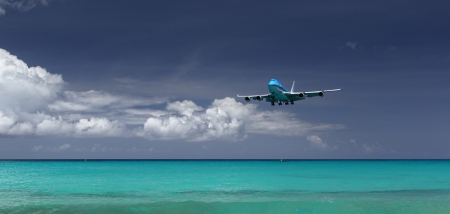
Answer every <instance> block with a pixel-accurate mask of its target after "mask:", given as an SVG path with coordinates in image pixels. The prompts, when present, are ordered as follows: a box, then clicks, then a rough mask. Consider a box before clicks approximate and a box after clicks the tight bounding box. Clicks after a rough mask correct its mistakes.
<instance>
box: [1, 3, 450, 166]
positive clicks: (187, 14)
mask: <svg viewBox="0 0 450 214" xmlns="http://www.w3.org/2000/svg"><path fill="white" fill-rule="evenodd" d="M14 2H21V1H9V0H6V1H1V0H0V8H1V9H3V11H5V12H4V14H3V15H2V16H0V48H1V49H4V50H5V51H7V52H9V54H10V55H13V56H17V58H18V59H19V60H22V61H23V62H25V63H26V64H27V65H28V67H34V66H40V67H43V68H45V69H46V71H47V72H49V73H51V74H61V75H62V79H63V80H64V84H62V85H61V88H58V89H53V88H52V89H51V90H50V89H49V91H51V92H52V93H53V92H54V95H52V96H49V97H44V98H45V99H44V100H46V101H45V102H39V103H38V102H37V101H36V102H31V101H30V103H28V104H26V103H24V102H18V103H19V104H17V105H18V106H20V108H19V107H17V106H13V104H10V103H16V102H13V101H14V99H15V98H14V97H15V96H22V94H23V93H29V94H27V96H32V95H33V93H34V92H30V91H33V90H29V91H26V92H23V91H21V90H18V91H15V92H14V93H17V95H16V94H14V93H11V92H10V91H8V90H9V88H8V87H14V88H15V87H16V86H17V87H20V85H21V84H22V85H23V83H21V82H14V83H11V80H10V79H7V78H6V76H5V75H3V77H2V78H4V79H3V80H2V82H1V83H0V86H1V87H0V88H3V89H4V90H3V91H0V95H1V96H2V97H6V98H3V100H0V102H4V103H7V104H4V105H3V106H2V105H0V112H3V113H2V114H3V115H4V116H5V118H6V119H4V121H9V120H7V119H8V118H13V119H11V121H14V122H11V123H6V122H5V123H4V125H3V129H2V127H1V123H0V133H1V137H0V141H1V143H0V144H1V146H2V149H1V150H0V158H300V159H301V158H450V156H449V154H450V153H449V152H450V145H449V143H450V142H449V139H450V133H449V131H450V122H449V121H450V114H449V111H448V110H449V105H450V91H449V89H450V87H449V85H448V82H449V80H450V73H449V72H450V71H449V68H450V41H449V40H448V38H450V27H449V24H448V20H450V13H448V11H450V3H449V2H448V1H115V0H113V1H80V0H77V1H72V0H65V1H43V2H44V3H40V2H38V1H35V3H36V5H29V6H28V7H26V8H25V7H24V6H17V4H14ZM0 11H2V10H0ZM0 14H1V13H0ZM4 65H6V64H4ZM271 78H276V79H278V80H279V81H280V82H282V83H283V85H285V86H286V87H287V88H290V86H291V84H292V81H293V80H295V81H296V91H311V90H322V89H333V88H339V87H343V88H344V90H343V91H341V92H334V93H329V94H326V95H325V96H324V97H323V98H313V99H306V100H303V101H300V102H297V103H296V104H295V105H294V106H281V107H280V106H274V107H273V106H270V103H266V102H251V103H253V104H255V105H250V106H248V105H247V103H246V102H245V101H244V100H242V99H238V98H236V97H235V96H236V94H265V93H267V83H268V81H269V80H270V79H271ZM8 81H9V82H8ZM33 81H34V80H33ZM30 82H32V81H31V80H30ZM1 84H3V85H1ZM30 84H31V83H30ZM46 84H47V83H46ZM10 85H12V86H10ZM44 85H45V84H44ZM46 86H47V85H46ZM58 87H59V85H58ZM89 91H91V93H87V92H89ZM11 94H12V95H11ZM24 97H26V96H25V95H24ZM226 97H231V98H234V99H236V101H237V102H240V103H242V104H245V105H242V106H241V105H238V104H236V103H235V101H234V100H224V98H226ZM102 98H104V99H106V98H108V100H113V101H102ZM215 99H219V100H224V101H223V102H222V103H221V104H217V103H216V104H213V102H214V100H215ZM40 100H43V99H40ZM183 100H188V101H191V102H192V103H195V104H193V105H196V106H197V107H195V106H193V105H192V104H191V103H187V102H186V103H184V104H182V103H177V104H176V105H175V104H174V106H177V107H173V108H172V107H169V106H170V105H169V104H168V103H175V102H177V101H180V102H181V101H183ZM105 103H106V104H105ZM24 105H35V106H40V107H39V108H38V107H36V108H26V107H24ZM228 105H233V106H235V107H233V108H230V110H229V111H226V114H227V117H226V118H225V119H224V118H223V117H220V118H221V119H217V120H213V119H210V118H209V119H205V118H208V110H207V109H209V108H212V107H211V106H213V107H214V106H220V108H226V107H225V106H228ZM236 106H237V107H236ZM255 107H256V110H255V109H253V110H252V108H255ZM179 108H182V109H197V110H193V111H194V112H196V113H194V114H195V115H197V116H198V118H200V119H199V120H204V121H203V122H205V121H209V122H210V123H211V124H216V125H217V124H224V121H225V122H226V124H232V119H233V118H234V119H236V120H237V121H238V123H239V125H238V126H237V128H236V129H231V128H229V127H231V125H230V126H227V128H229V129H227V130H226V131H223V130H222V131H223V132H222V131H220V130H219V131H218V129H214V133H212V134H211V133H210V132H208V131H205V132H199V133H197V132H196V131H195V134H194V133H193V132H194V131H192V130H194V129H193V128H192V127H200V125H199V124H200V123H199V124H197V123H196V122H194V119H193V118H191V119H188V122H187V123H188V124H191V123H192V124H194V123H195V124H196V125H195V126H192V127H191V129H189V131H187V132H183V131H181V130H185V129H184V128H186V127H185V124H184V123H183V124H184V125H176V124H170V125H173V126H167V129H168V130H169V132H170V133H166V132H164V130H162V128H161V130H160V129H159V127H156V128H155V129H150V128H148V127H151V126H150V125H148V126H145V127H147V128H148V129H147V128H145V127H144V126H143V125H144V123H145V122H146V120H147V118H160V119H161V118H162V119H161V120H163V121H166V122H167V121H169V119H170V118H182V116H183V115H184V113H182V112H181V110H179ZM200 108H202V109H201V110H200ZM241 108H242V109H241ZM17 109H20V110H17ZM23 109H25V110H23ZM157 111H159V112H164V114H162V113H161V114H160V113H155V112H157ZM174 111H176V112H178V111H179V112H178V113H176V112H174ZM143 112H145V113H143ZM149 112H151V113H149ZM38 113H40V114H44V115H45V117H47V116H48V118H50V117H54V118H58V117H61V118H62V119H61V120H58V123H56V122H55V121H53V120H52V121H53V122H54V123H55V124H59V125H60V126H63V125H61V124H62V123H64V124H66V125H67V127H69V126H73V127H75V128H73V127H72V128H73V129H72V128H67V130H71V131H67V133H66V134H55V133H54V132H51V133H50V132H39V130H40V129H39V124H40V123H41V122H42V121H41V119H36V118H38V116H37V115H38ZM156 114H157V115H156ZM217 114H218V115H220V114H219V113H217ZM30 115H31V116H30ZM155 115H156V116H155ZM233 115H234V116H233ZM267 115H272V116H271V117H270V116H267ZM0 116H1V115H0ZM184 116H186V115H184ZM190 116H192V115H188V116H187V117H189V118H190ZM216 116H217V115H216ZM40 117H44V116H39V118H40ZM93 117H94V118H104V119H106V120H107V121H109V122H110V123H111V124H113V125H111V124H110V123H107V124H108V125H111V126H106V127H115V128H117V129H109V130H107V131H105V130H103V131H102V132H95V133H94V132H92V133H91V132H89V133H88V132H77V130H78V129H77V128H76V127H78V126H77V124H78V123H80V124H81V120H82V119H90V118H93ZM30 118H31V119H30ZM130 118H131V119H130ZM198 118H197V119H198ZM255 118H256V119H255ZM264 118H266V119H264ZM164 119H167V120H164ZM36 121H37V122H36ZM92 121H94V120H92V119H90V120H89V121H88V122H92ZM113 121H117V123H114V122H113ZM264 121H266V122H265V123H263V122H264ZM147 122H149V121H147ZM241 122H242V123H241ZM5 124H6V125H5ZM17 124H31V125H30V127H31V128H29V130H30V131H21V132H18V131H16V132H14V130H16V129H15V128H14V127H16V126H15V125H17ZM142 127H144V128H142ZM324 127H325V128H324ZM105 129H106V128H105ZM139 129H144V131H142V132H140V131H139ZM156 129H157V130H156ZM179 129H180V132H178V130H179ZM186 129H187V128H186ZM199 129H201V128H199ZM199 129H195V130H199ZM2 130H3V131H2ZM21 130H25V129H21ZM64 130H66V129H64ZM111 130H115V131H114V134H113V131H111ZM117 130H121V131H120V134H116V133H119V131H117ZM174 130H175V131H174ZM47 131H48V130H47ZM85 131H86V130H85ZM49 133H50V134H49ZM86 133H88V134H86ZM230 139H232V140H230ZM191 141H195V142H191Z"/></svg>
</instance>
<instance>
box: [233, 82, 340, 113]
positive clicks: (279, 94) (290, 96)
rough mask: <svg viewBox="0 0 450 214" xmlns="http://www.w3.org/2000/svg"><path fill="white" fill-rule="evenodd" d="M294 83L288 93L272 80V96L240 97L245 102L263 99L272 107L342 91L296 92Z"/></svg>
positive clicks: (270, 83)
mask: <svg viewBox="0 0 450 214" xmlns="http://www.w3.org/2000/svg"><path fill="white" fill-rule="evenodd" d="M294 85H295V81H294V83H292V88H291V90H290V91H288V90H287V89H286V88H285V87H284V86H283V85H281V83H280V82H278V80H276V79H271V80H270V81H269V92H270V94H263V95H248V96H240V95H239V94H238V95H237V96H238V97H245V98H244V99H245V101H247V102H249V101H250V100H258V101H261V100H263V99H266V102H271V104H272V105H275V102H278V105H280V106H281V105H283V102H284V104H285V105H289V104H291V105H294V101H297V100H304V99H305V98H306V97H317V96H320V97H323V95H324V94H325V93H326V92H332V91H340V90H342V89H341V88H338V89H331V90H323V91H308V92H294Z"/></svg>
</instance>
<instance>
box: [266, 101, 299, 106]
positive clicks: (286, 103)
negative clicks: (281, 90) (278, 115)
mask: <svg viewBox="0 0 450 214" xmlns="http://www.w3.org/2000/svg"><path fill="white" fill-rule="evenodd" d="M270 104H272V106H274V105H275V102H274V101H272V102H270ZM289 104H291V105H294V101H291V102H290V103H289V102H287V101H285V102H284V105H289ZM278 105H279V106H282V105H283V102H281V101H278Z"/></svg>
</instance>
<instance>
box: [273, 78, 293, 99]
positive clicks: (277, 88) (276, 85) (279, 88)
mask: <svg viewBox="0 0 450 214" xmlns="http://www.w3.org/2000/svg"><path fill="white" fill-rule="evenodd" d="M269 92H270V93H271V94H273V96H275V98H276V99H277V100H280V101H285V102H287V101H290V100H289V98H288V97H287V96H286V95H285V94H284V92H288V90H287V89H286V88H285V87H284V86H283V85H281V83H280V82H278V80H276V79H271V80H270V82H269Z"/></svg>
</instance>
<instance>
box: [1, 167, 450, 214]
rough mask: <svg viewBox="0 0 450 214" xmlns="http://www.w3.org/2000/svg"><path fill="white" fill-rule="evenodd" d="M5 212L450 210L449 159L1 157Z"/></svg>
mask: <svg viewBox="0 0 450 214" xmlns="http://www.w3.org/2000/svg"><path fill="white" fill-rule="evenodd" d="M0 213H450V161H440V160H420V161H419V160H392V161H378V160H377V161H375V160H371V161H362V160H355V161H351V160H338V161H334V160H324V161H304V160H299V161H297V160H295V161H294V160H283V162H280V161H279V160H267V161H206V160H201V161H91V160H87V161H86V162H84V161H82V160H80V161H0Z"/></svg>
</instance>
